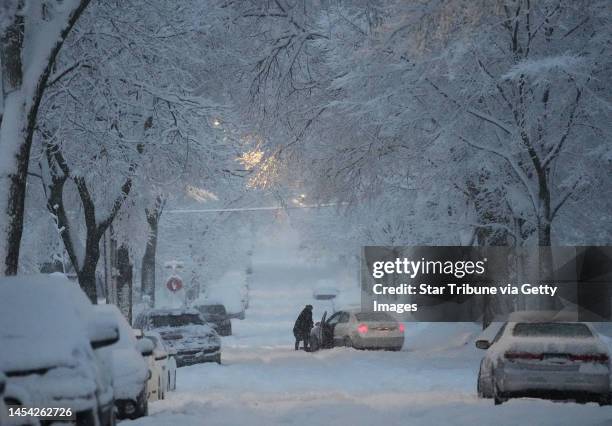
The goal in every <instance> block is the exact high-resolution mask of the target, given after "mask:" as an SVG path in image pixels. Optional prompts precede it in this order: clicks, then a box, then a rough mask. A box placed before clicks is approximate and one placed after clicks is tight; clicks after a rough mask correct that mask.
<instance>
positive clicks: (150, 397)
mask: <svg viewBox="0 0 612 426" xmlns="http://www.w3.org/2000/svg"><path fill="white" fill-rule="evenodd" d="M133 330H134V336H136V340H141V339H144V333H143V331H142V330H141V329H139V328H134V329H133ZM151 345H153V342H151ZM154 351H155V348H154V346H153V349H152V351H151V354H150V355H148V356H143V357H144V359H145V361H146V363H147V368H148V370H149V372H150V374H149V380H147V385H146V388H147V391H146V396H147V401H157V400H159V399H163V397H164V396H165V394H164V393H163V387H162V384H161V381H162V372H161V370H159V368H158V367H159V365H158V364H157V363H156V362H155V356H154V354H153V352H154Z"/></svg>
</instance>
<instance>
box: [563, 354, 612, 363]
mask: <svg viewBox="0 0 612 426" xmlns="http://www.w3.org/2000/svg"><path fill="white" fill-rule="evenodd" d="M569 358H570V360H572V361H579V362H601V363H606V362H608V359H609V358H608V355H606V354H581V355H570V357H569Z"/></svg>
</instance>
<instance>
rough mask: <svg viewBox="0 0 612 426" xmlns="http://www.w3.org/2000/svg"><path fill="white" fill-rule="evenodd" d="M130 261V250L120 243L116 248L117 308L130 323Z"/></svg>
mask: <svg viewBox="0 0 612 426" xmlns="http://www.w3.org/2000/svg"><path fill="white" fill-rule="evenodd" d="M132 286H133V284H132V263H131V262H130V251H129V250H128V248H127V246H126V245H124V244H122V245H121V246H120V247H119V248H118V249H117V299H118V302H119V309H120V310H121V312H122V313H123V315H124V316H125V318H127V320H128V323H130V324H131V323H132Z"/></svg>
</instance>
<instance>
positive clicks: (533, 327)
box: [512, 322, 593, 337]
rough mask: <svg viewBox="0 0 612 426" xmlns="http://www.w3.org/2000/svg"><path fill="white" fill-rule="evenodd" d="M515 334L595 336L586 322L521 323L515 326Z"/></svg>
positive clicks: (523, 335) (531, 335)
mask: <svg viewBox="0 0 612 426" xmlns="http://www.w3.org/2000/svg"><path fill="white" fill-rule="evenodd" d="M512 335H513V336H522V337H593V333H591V330H589V327H587V326H586V325H584V324H579V323H575V324H571V323H554V322H550V323H519V324H516V325H515V326H514V330H513V331H512Z"/></svg>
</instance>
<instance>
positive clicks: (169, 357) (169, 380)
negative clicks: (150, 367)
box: [144, 331, 176, 399]
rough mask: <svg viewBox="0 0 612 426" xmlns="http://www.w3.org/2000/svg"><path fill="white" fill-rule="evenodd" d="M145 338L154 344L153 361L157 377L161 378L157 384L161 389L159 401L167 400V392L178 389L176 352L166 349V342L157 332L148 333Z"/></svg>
mask: <svg viewBox="0 0 612 426" xmlns="http://www.w3.org/2000/svg"><path fill="white" fill-rule="evenodd" d="M144 338H145V339H149V340H150V341H151V342H152V343H153V346H154V349H153V359H154V361H155V370H156V372H157V373H156V374H155V375H157V376H158V377H159V381H158V382H156V383H157V384H158V386H159V389H160V390H159V392H158V393H157V395H158V398H159V399H165V397H166V393H167V392H170V391H173V390H175V389H176V359H175V355H176V351H175V350H174V349H168V348H166V345H165V344H164V340H163V339H162V337H161V335H160V334H159V333H158V332H156V331H147V332H146V333H145V335H144Z"/></svg>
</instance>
